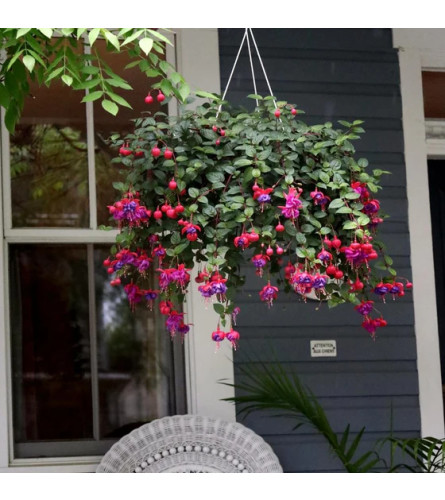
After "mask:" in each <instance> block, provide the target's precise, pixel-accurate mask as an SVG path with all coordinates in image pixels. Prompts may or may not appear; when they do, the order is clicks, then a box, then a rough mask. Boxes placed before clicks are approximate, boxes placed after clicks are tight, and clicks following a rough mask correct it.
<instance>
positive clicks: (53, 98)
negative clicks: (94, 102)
mask: <svg viewBox="0 0 445 500" xmlns="http://www.w3.org/2000/svg"><path fill="white" fill-rule="evenodd" d="M30 87H31V88H30V95H29V96H28V97H27V99H26V101H25V107H24V110H23V114H22V118H21V120H20V122H19V124H18V125H17V127H16V131H15V133H14V135H12V136H11V138H10V150H11V158H10V162H11V195H12V225H13V227H77V228H81V227H88V226H89V199H88V156H87V144H86V115H85V105H83V104H81V103H80V99H81V97H79V92H75V91H74V90H72V89H70V88H69V87H67V86H66V85H63V84H61V83H58V82H53V85H52V86H51V88H50V89H48V88H46V87H41V88H39V87H37V84H36V83H34V82H31V83H30Z"/></svg>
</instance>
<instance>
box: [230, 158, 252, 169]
mask: <svg viewBox="0 0 445 500" xmlns="http://www.w3.org/2000/svg"><path fill="white" fill-rule="evenodd" d="M234 165H235V167H247V166H248V165H252V160H248V159H247V158H241V159H239V160H236V162H235V163H234Z"/></svg>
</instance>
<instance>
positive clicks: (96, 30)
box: [77, 28, 100, 45]
mask: <svg viewBox="0 0 445 500" xmlns="http://www.w3.org/2000/svg"><path fill="white" fill-rule="evenodd" d="M99 33H100V28H93V29H92V30H91V31H90V32H89V33H88V41H89V42H90V45H94V42H95V41H96V39H97V37H98V36H99ZM77 38H79V34H77Z"/></svg>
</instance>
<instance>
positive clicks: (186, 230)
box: [181, 222, 201, 241]
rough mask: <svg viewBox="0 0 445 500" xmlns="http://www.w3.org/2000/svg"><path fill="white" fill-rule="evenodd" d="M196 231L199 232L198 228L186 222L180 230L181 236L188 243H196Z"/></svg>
mask: <svg viewBox="0 0 445 500" xmlns="http://www.w3.org/2000/svg"><path fill="white" fill-rule="evenodd" d="M198 231H201V228H200V227H199V226H197V225H196V224H192V223H191V222H186V223H185V224H184V227H183V228H182V229H181V234H185V236H186V238H187V239H188V240H189V241H196V240H197V239H198Z"/></svg>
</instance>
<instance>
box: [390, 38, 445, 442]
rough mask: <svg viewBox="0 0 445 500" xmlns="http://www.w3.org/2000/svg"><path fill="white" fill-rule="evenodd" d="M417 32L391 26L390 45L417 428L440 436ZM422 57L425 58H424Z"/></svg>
mask: <svg viewBox="0 0 445 500" xmlns="http://www.w3.org/2000/svg"><path fill="white" fill-rule="evenodd" d="M407 31H414V32H415V33H413V34H412V35H413V37H414V38H413V39H410V38H409V36H408V35H409V33H407ZM417 31H418V30H404V29H402V30H398V29H395V30H393V33H394V46H395V47H399V48H400V50H399V61H400V79H401V94H402V110H403V133H404V140H405V163H406V177H407V195H408V223H409V231H410V245H411V265H412V272H413V283H414V287H413V298H414V314H415V331H416V344H417V367H418V373H419V403H420V416H421V432H422V436H435V437H438V438H442V437H444V435H445V434H444V416H443V397H442V385H441V372H440V355H439V338H438V326H437V309H436V293H435V289H434V262H433V244H432V235H431V216H430V203H429V189H428V170H427V169H428V166H427V157H428V149H427V144H426V140H425V119H424V113H423V91H422V65H423V62H422V50H421V49H420V48H416V43H417V42H416V39H418V36H419V33H417ZM432 31H438V30H432ZM440 31H443V30H440ZM444 40H445V38H444ZM423 60H424V61H426V62H427V59H426V58H425V57H423ZM444 62H445V61H444ZM444 67H445V64H444Z"/></svg>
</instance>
